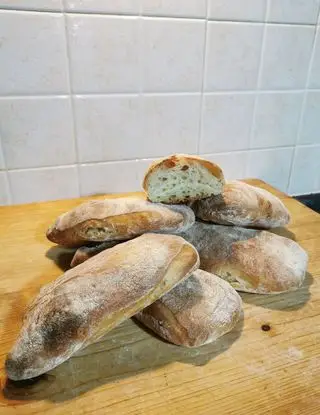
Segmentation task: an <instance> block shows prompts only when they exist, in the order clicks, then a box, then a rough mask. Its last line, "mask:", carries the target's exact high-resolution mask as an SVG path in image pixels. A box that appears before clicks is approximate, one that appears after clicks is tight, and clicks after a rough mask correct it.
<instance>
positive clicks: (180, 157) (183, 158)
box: [142, 154, 224, 192]
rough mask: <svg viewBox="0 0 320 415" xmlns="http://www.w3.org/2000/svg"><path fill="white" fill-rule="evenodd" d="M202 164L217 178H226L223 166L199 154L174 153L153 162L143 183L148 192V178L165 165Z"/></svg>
mask: <svg viewBox="0 0 320 415" xmlns="http://www.w3.org/2000/svg"><path fill="white" fill-rule="evenodd" d="M194 163H197V164H200V165H202V166H203V167H205V168H206V169H207V170H208V171H209V172H210V173H212V174H213V175H214V176H215V177H216V178H217V179H221V180H223V179H224V176H223V173H222V170H221V168H220V167H219V166H218V165H217V164H214V163H212V162H210V161H208V160H204V159H203V158H201V157H198V156H191V155H188V154H173V155H171V156H168V157H164V158H162V159H161V160H157V161H155V162H153V163H152V164H151V165H150V167H149V168H148V170H147V172H146V174H145V176H144V179H143V183H142V187H143V188H144V190H145V191H146V192H147V191H148V180H149V177H150V175H151V173H153V172H154V171H155V170H156V169H159V168H162V167H165V168H167V169H170V168H173V167H175V166H176V165H177V164H182V165H185V166H187V167H188V166H189V165H190V164H194Z"/></svg>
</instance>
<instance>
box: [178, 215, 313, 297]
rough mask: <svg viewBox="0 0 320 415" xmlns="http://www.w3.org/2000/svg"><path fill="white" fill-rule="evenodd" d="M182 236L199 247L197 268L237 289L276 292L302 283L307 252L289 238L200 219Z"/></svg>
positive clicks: (290, 289)
mask: <svg viewBox="0 0 320 415" xmlns="http://www.w3.org/2000/svg"><path fill="white" fill-rule="evenodd" d="M182 236H183V237H184V238H185V239H186V240H187V241H189V242H190V243H192V244H193V245H194V246H195V248H196V249H197V250H198V252H199V256H200V268H201V269H203V270H205V271H208V272H212V273H215V274H216V275H218V276H219V277H221V278H224V279H225V280H226V281H228V282H229V283H230V284H231V285H232V286H233V287H234V288H235V289H236V290H239V291H246V292H252V293H259V294H276V293H280V292H283V291H292V290H296V289H297V288H299V287H300V286H301V285H302V283H303V280H304V277H305V273H306V269H307V265H308V255H307V253H306V252H305V251H304V250H303V249H302V248H301V247H300V246H299V245H298V244H297V243H296V242H294V241H292V240H291V239H288V238H284V237H282V236H279V235H275V234H273V233H271V232H268V231H259V230H255V229H245V228H238V227H230V226H223V225H213V224H211V225H209V224H205V223H201V222H196V223H195V224H194V225H193V226H192V227H191V228H190V229H189V230H188V231H186V232H185V233H183V234H182Z"/></svg>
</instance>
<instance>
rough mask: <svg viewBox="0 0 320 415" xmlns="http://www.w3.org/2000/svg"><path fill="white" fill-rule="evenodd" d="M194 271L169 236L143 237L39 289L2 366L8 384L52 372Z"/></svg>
mask: <svg viewBox="0 0 320 415" xmlns="http://www.w3.org/2000/svg"><path fill="white" fill-rule="evenodd" d="M198 266H199V257H198V253H197V251H196V250H195V248H194V247H193V246H192V245H190V244H189V243H188V242H186V241H185V240H184V239H183V238H181V237H179V236H174V235H159V234H146V235H143V236H140V237H138V238H136V239H134V240H132V241H129V242H125V243H123V244H120V245H117V246H115V247H113V248H110V249H107V250H105V251H103V252H101V253H100V254H98V255H96V256H95V257H94V258H91V259H89V260H88V261H86V262H84V263H83V264H81V265H78V266H77V267H75V268H73V269H71V270H69V271H67V272H66V273H65V274H64V275H62V276H61V277H60V278H58V279H57V280H55V281H53V282H52V283H51V284H48V285H47V286H45V287H43V288H42V289H41V291H40V293H39V295H38V296H37V297H36V299H35V300H34V301H33V303H32V304H31V305H30V307H29V310H28V311H27V314H26V316H25V319H24V323H23V327H22V329H21V332H20V334H19V336H18V339H17V341H16V342H15V344H14V346H13V348H12V350H11V352H10V353H9V355H8V357H7V360H6V372H7V374H8V377H9V378H11V379H13V380H20V379H27V378H32V377H35V376H38V375H41V374H42V373H44V372H47V371H48V370H50V369H52V368H54V367H55V366H58V365H59V364H61V363H62V362H64V361H65V360H67V359H68V358H69V357H70V356H72V355H73V354H74V353H75V352H77V351H78V350H80V349H82V348H84V347H85V346H87V345H89V344H90V343H92V342H94V341H96V340H97V339H99V338H100V337H101V336H103V335H104V334H105V333H107V332H108V331H110V330H111V329H112V328H113V327H115V326H117V325H118V324H120V323H121V322H122V321H124V320H125V319H127V318H129V317H131V316H132V315H134V314H136V313H137V312H138V311H140V310H142V309H143V308H145V307H147V306H148V305H150V304H151V303H153V302H154V301H156V300H157V299H158V298H159V297H161V296H162V295H163V294H165V293H166V292H168V291H170V289H172V288H173V287H175V286H176V285H177V284H178V283H180V282H181V281H182V280H183V279H185V278H186V277H188V276H189V275H190V274H191V273H192V272H193V271H195V270H196V269H197V268H198Z"/></svg>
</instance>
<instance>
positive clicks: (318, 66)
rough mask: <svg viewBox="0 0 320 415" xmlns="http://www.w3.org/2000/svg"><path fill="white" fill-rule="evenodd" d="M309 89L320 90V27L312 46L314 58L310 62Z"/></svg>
mask: <svg viewBox="0 0 320 415" xmlns="http://www.w3.org/2000/svg"><path fill="white" fill-rule="evenodd" d="M309 88H320V27H318V29H317V35H316V40H315V45H314V56H313V60H312V67H311V74H310V80H309Z"/></svg>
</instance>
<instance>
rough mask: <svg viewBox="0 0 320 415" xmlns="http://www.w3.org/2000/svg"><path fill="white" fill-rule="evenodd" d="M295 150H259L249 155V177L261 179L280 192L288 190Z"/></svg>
mask: <svg viewBox="0 0 320 415" xmlns="http://www.w3.org/2000/svg"><path fill="white" fill-rule="evenodd" d="M292 155H293V148H281V149H271V150H257V151H251V152H250V153H249V158H248V165H247V174H246V175H247V176H249V177H259V178H260V179H262V180H264V181H266V182H268V183H270V184H271V185H273V186H275V187H277V188H278V189H280V190H285V189H287V186H288V181H289V175H290V166H291V160H292Z"/></svg>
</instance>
